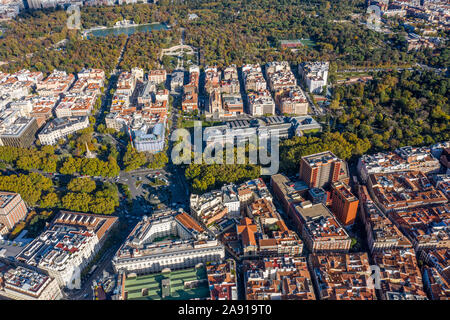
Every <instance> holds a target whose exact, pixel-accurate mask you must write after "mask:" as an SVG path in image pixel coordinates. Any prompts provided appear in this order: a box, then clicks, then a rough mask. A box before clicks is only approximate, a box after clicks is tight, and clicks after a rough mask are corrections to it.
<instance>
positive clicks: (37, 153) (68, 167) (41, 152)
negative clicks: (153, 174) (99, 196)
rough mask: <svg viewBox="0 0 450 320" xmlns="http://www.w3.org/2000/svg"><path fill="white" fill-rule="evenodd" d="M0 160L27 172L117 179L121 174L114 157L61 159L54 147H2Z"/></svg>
mask: <svg viewBox="0 0 450 320" xmlns="http://www.w3.org/2000/svg"><path fill="white" fill-rule="evenodd" d="M0 160H2V161H4V162H6V163H9V164H11V165H13V166H14V167H15V168H17V169H22V170H26V171H30V170H32V169H39V170H42V171H45V172H50V173H52V172H59V173H61V174H70V175H72V174H74V173H79V174H81V175H89V176H104V177H115V176H117V175H118V174H119V172H120V168H119V166H118V164H117V161H116V159H115V158H114V157H113V156H109V157H108V160H107V161H103V160H100V159H97V158H94V159H88V158H79V157H71V156H69V157H66V158H60V157H59V156H57V155H56V154H55V150H54V148H53V147H52V146H42V147H41V148H40V149H36V148H30V149H24V148H18V147H10V146H0Z"/></svg>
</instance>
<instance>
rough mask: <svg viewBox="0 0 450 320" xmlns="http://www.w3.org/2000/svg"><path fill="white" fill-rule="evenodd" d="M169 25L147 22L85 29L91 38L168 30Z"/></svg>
mask: <svg viewBox="0 0 450 320" xmlns="http://www.w3.org/2000/svg"><path fill="white" fill-rule="evenodd" d="M168 29H169V28H168V26H167V25H166V24H164V23H146V24H139V25H130V26H121V27H111V28H101V27H100V28H99V27H97V28H91V29H89V30H86V31H84V36H85V37H86V38H87V39H89V38H90V37H91V36H94V37H106V36H108V35H116V36H118V35H121V34H126V35H128V36H129V35H131V34H133V33H135V32H148V31H152V30H168Z"/></svg>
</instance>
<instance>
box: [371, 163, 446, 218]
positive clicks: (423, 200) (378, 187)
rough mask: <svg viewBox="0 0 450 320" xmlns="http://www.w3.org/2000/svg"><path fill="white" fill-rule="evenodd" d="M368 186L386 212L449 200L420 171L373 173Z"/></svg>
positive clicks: (443, 202) (442, 202) (375, 199)
mask: <svg viewBox="0 0 450 320" xmlns="http://www.w3.org/2000/svg"><path fill="white" fill-rule="evenodd" d="M367 187H368V190H369V192H370V194H371V196H372V199H373V200H374V201H375V202H376V203H377V205H378V206H379V207H380V208H381V209H382V210H383V212H384V213H387V212H392V211H399V210H405V209H408V208H415V207H420V206H425V205H427V206H429V205H434V204H445V203H447V202H448V199H447V197H446V196H445V195H444V193H443V192H442V191H441V190H436V189H435V188H434V187H433V185H432V184H431V181H430V180H429V179H428V178H427V176H426V175H425V174H424V173H422V172H420V171H402V172H396V173H388V174H381V173H375V174H371V175H370V176H369V179H368V180H367Z"/></svg>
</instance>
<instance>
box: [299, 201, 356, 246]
mask: <svg viewBox="0 0 450 320" xmlns="http://www.w3.org/2000/svg"><path fill="white" fill-rule="evenodd" d="M291 217H292V219H293V221H294V223H295V224H296V225H297V228H298V230H299V232H300V234H301V236H302V239H303V240H304V241H305V242H306V245H307V246H308V249H309V250H310V251H311V252H329V251H335V252H347V251H348V250H349V249H350V245H351V238H350V236H349V235H348V233H347V231H345V229H344V228H343V227H342V225H341V224H340V223H339V222H338V221H337V220H336V218H335V217H334V216H333V214H332V213H331V212H330V211H329V210H328V208H327V207H326V206H325V205H324V204H323V203H317V204H312V203H311V202H310V201H304V202H302V203H300V204H295V205H294V210H292V211H291Z"/></svg>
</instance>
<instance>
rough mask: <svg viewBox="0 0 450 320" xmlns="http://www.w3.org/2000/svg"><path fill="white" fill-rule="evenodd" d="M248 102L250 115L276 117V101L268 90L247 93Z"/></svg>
mask: <svg viewBox="0 0 450 320" xmlns="http://www.w3.org/2000/svg"><path fill="white" fill-rule="evenodd" d="M247 100H248V109H249V114H250V115H252V116H264V115H267V114H270V115H275V101H274V100H273V98H272V95H271V94H270V92H269V91H268V90H267V89H266V90H260V91H252V92H249V93H247Z"/></svg>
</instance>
